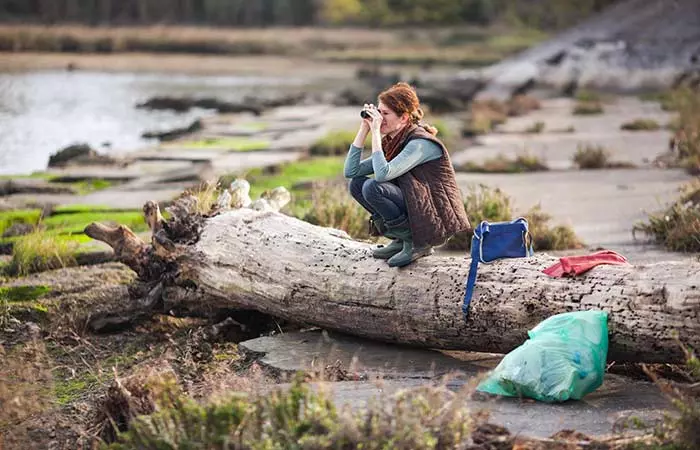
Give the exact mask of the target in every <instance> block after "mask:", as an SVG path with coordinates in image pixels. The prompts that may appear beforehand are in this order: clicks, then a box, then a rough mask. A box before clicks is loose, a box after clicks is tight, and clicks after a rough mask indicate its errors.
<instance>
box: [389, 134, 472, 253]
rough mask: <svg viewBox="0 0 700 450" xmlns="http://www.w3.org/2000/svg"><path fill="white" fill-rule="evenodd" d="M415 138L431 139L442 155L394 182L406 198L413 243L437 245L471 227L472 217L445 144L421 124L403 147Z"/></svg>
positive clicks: (417, 245)
mask: <svg viewBox="0 0 700 450" xmlns="http://www.w3.org/2000/svg"><path fill="white" fill-rule="evenodd" d="M413 139H427V140H429V141H432V142H434V143H436V144H438V145H439V146H440V148H441V149H442V157H441V158H438V159H434V160H432V161H428V162H425V163H423V164H420V165H418V166H416V167H414V168H413V169H411V170H409V171H408V172H406V173H405V174H403V175H401V176H400V177H398V178H396V180H394V181H396V184H397V185H398V186H399V188H400V189H401V192H402V193H403V195H404V198H405V199H406V207H407V209H408V221H409V223H410V226H411V234H412V235H413V245H414V246H416V247H422V246H425V245H433V246H437V245H441V244H442V243H444V242H445V241H446V240H447V239H448V238H449V237H450V236H452V235H453V234H455V233H457V232H459V231H464V230H467V229H469V228H470V225H469V219H468V218H467V213H466V211H465V210H464V202H463V200H462V193H461V192H460V190H459V187H458V186H457V180H456V179H455V171H454V168H453V167H452V162H451V161H450V156H449V154H448V153H447V148H446V147H445V144H443V143H442V142H441V141H440V140H439V139H438V138H436V137H435V136H433V135H432V134H430V133H428V132H427V131H426V130H425V129H424V128H423V127H418V128H416V130H415V131H414V132H413V133H412V134H410V135H409V136H408V137H407V138H406V141H405V142H404V144H403V146H402V147H403V148H405V147H406V144H408V143H409V142H410V141H412V140H413Z"/></svg>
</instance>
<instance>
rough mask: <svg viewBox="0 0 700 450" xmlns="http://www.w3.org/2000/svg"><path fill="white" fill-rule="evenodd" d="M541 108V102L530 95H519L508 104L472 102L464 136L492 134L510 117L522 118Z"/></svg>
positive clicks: (490, 100) (484, 101)
mask: <svg viewBox="0 0 700 450" xmlns="http://www.w3.org/2000/svg"><path fill="white" fill-rule="evenodd" d="M540 107H541V104H540V102H539V100H537V99H536V98H534V97H531V96H528V95H517V96H515V97H513V98H511V99H509V100H508V101H506V102H501V101H498V100H494V99H488V100H479V101H475V102H472V104H471V105H470V106H469V113H468V114H467V118H466V121H465V124H464V127H463V129H462V135H463V136H466V137H469V136H475V135H479V134H486V133H490V132H491V131H493V130H494V129H495V128H496V127H497V126H498V125H501V124H503V123H505V122H506V120H508V117H514V116H522V115H524V114H527V113H528V112H530V111H533V110H536V109H539V108H540Z"/></svg>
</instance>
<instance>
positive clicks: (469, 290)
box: [462, 238, 481, 320]
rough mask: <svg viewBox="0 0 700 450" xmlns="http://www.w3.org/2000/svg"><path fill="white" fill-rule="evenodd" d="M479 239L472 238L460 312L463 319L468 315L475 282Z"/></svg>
mask: <svg viewBox="0 0 700 450" xmlns="http://www.w3.org/2000/svg"><path fill="white" fill-rule="evenodd" d="M477 240H478V241H479V242H481V240H480V239H478V238H476V239H472V251H471V256H472V263H471V265H470V266H469V276H468V277H467V286H466V290H465V292H464V302H463V303H462V313H464V320H467V318H468V316H469V304H470V303H471V301H472V295H473V294H474V285H475V284H476V271H477V268H478V267H479V245H478V244H479V242H475V241H477Z"/></svg>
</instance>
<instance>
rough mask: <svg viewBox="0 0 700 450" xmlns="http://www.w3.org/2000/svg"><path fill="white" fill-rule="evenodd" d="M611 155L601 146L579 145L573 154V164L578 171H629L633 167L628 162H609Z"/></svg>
mask: <svg viewBox="0 0 700 450" xmlns="http://www.w3.org/2000/svg"><path fill="white" fill-rule="evenodd" d="M610 156H611V153H610V151H609V150H607V149H606V148H605V147H603V146H601V145H590V144H582V145H579V146H578V148H577V149H576V153H575V154H574V157H573V161H574V164H575V165H576V166H577V167H578V168H579V169H584V170H586V169H630V168H634V167H635V165H634V164H632V163H630V162H623V161H611V160H610Z"/></svg>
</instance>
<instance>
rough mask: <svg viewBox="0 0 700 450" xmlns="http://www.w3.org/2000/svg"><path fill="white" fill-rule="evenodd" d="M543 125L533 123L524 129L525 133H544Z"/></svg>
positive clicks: (541, 123)
mask: <svg viewBox="0 0 700 450" xmlns="http://www.w3.org/2000/svg"><path fill="white" fill-rule="evenodd" d="M544 128H545V124H544V122H541V121H540V122H535V123H533V124H532V125H531V126H530V127H528V128H526V129H525V133H528V134H539V133H542V132H543V131H544Z"/></svg>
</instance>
